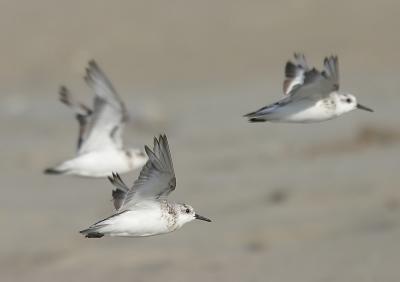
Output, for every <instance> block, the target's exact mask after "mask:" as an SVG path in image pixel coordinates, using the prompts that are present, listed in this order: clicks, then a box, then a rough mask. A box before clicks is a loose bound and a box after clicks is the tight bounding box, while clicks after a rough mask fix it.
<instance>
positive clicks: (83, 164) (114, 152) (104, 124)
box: [45, 61, 147, 177]
mask: <svg viewBox="0 0 400 282" xmlns="http://www.w3.org/2000/svg"><path fill="white" fill-rule="evenodd" d="M85 81H86V83H87V84H88V85H89V87H90V88H92V90H94V93H95V97H94V106H93V110H91V109H90V108H89V107H87V106H85V105H83V104H81V103H79V102H77V101H75V100H74V99H73V97H72V95H71V93H70V92H69V90H68V89H67V88H66V87H65V86H61V87H60V91H59V94H60V100H61V102H63V103H64V104H66V105H67V106H69V107H70V108H71V109H72V110H73V111H74V112H75V115H76V118H77V120H78V123H79V136H78V146H77V147H78V149H77V155H76V157H75V158H73V159H70V160H67V161H64V162H63V163H61V164H59V165H57V166H55V167H52V168H48V169H46V170H45V173H47V174H73V175H80V176H88V177H106V176H108V175H110V173H111V172H112V171H116V172H119V173H125V172H128V171H131V170H133V169H136V168H138V167H141V166H142V165H144V164H145V163H146V161H147V157H146V155H145V154H144V152H142V151H141V150H138V149H125V148H123V142H122V134H123V130H124V124H125V122H126V121H127V119H128V115H127V112H126V108H125V105H124V103H123V102H122V100H121V98H120V97H119V96H118V94H117V92H116V91H115V89H114V87H113V85H112V84H111V82H110V80H109V79H108V78H107V76H106V75H105V74H104V72H103V71H102V70H101V69H100V68H99V66H98V65H97V63H96V62H95V61H90V62H89V66H88V68H87V69H86V76H85Z"/></svg>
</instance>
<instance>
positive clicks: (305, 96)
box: [245, 53, 373, 123]
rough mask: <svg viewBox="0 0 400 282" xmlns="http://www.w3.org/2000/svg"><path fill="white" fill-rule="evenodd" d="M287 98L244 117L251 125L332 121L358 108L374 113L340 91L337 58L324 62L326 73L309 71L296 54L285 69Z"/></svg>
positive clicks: (310, 69) (314, 69)
mask: <svg viewBox="0 0 400 282" xmlns="http://www.w3.org/2000/svg"><path fill="white" fill-rule="evenodd" d="M283 92H284V97H283V98H282V99H281V100H279V101H278V102H276V103H273V104H271V105H268V106H265V107H263V108H261V109H259V110H257V111H254V112H251V113H248V114H246V115H245V117H247V118H248V119H249V121H250V122H265V121H270V122H291V123H311V122H320V121H325V120H330V119H333V118H336V117H338V116H341V115H343V114H345V113H348V112H350V111H352V110H355V109H360V110H365V111H369V112H373V110H372V109H370V108H368V107H366V106H363V105H361V104H360V103H358V102H357V99H356V97H355V96H354V95H352V94H350V93H347V92H343V91H339V62H338V57H337V56H330V57H326V58H325V59H324V70H323V71H318V70H317V69H316V68H310V67H309V66H308V64H307V61H306V58H305V56H304V55H303V54H299V53H295V54H294V60H293V61H288V62H287V63H286V67H285V80H284V82H283Z"/></svg>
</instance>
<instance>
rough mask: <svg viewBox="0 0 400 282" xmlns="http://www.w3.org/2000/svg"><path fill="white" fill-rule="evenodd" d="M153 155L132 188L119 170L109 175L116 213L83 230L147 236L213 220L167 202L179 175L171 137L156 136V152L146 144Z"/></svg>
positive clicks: (97, 235) (93, 233)
mask: <svg viewBox="0 0 400 282" xmlns="http://www.w3.org/2000/svg"><path fill="white" fill-rule="evenodd" d="M145 150H146V154H147V156H148V158H149V160H148V161H147V163H146V165H145V166H144V167H143V168H142V171H141V172H140V175H139V178H138V179H137V180H136V181H135V183H134V184H133V187H132V188H130V189H129V188H128V187H127V186H126V185H125V183H124V182H123V181H122V179H121V178H120V177H119V175H118V174H117V173H113V176H112V177H109V180H110V181H111V183H112V184H113V185H114V186H115V187H116V188H117V189H116V190H114V191H113V193H112V195H113V199H114V206H115V209H116V213H115V214H114V215H112V216H110V217H107V218H106V219H103V220H101V221H99V222H97V223H95V224H93V225H92V226H90V227H89V228H88V229H85V230H82V231H80V233H82V234H83V235H85V236H86V237H88V238H100V237H103V236H104V235H106V236H123V237H143V236H152V235H158V234H164V233H169V232H172V231H175V230H177V229H179V228H181V227H182V226H183V225H184V224H185V223H188V222H190V221H192V220H194V219H200V220H204V221H208V222H210V221H211V220H210V219H208V218H205V217H203V216H201V215H198V214H196V213H195V212H194V210H193V208H192V207H191V206H189V205H187V204H178V203H172V202H167V197H168V195H169V194H170V193H171V192H172V191H174V190H175V185H176V178H175V173H174V168H173V165H172V159H171V153H170V151H169V146H168V141H167V137H166V136H165V135H160V137H159V139H157V138H154V147H153V151H152V150H151V149H150V148H149V147H147V146H145Z"/></svg>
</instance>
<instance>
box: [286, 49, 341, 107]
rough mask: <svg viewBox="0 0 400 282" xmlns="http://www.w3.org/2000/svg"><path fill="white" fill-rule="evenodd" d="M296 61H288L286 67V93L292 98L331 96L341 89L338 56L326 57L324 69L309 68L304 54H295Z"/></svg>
mask: <svg viewBox="0 0 400 282" xmlns="http://www.w3.org/2000/svg"><path fill="white" fill-rule="evenodd" d="M294 57H295V60H294V62H291V61H289V62H287V63H286V68H285V77H286V78H285V80H284V84H283V85H284V93H285V94H287V95H289V96H290V97H291V99H292V100H296V99H304V98H311V99H312V98H314V99H321V98H325V97H327V96H329V94H330V93H331V92H332V91H336V90H338V89H339V69H338V58H337V56H330V57H326V58H325V59H324V71H322V72H320V71H318V70H317V69H316V68H312V69H311V68H309V67H308V65H307V62H306V59H305V56H304V55H302V54H295V55H294Z"/></svg>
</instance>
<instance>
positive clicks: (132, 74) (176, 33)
mask: <svg viewBox="0 0 400 282" xmlns="http://www.w3.org/2000/svg"><path fill="white" fill-rule="evenodd" d="M399 12H400V3H399V2H398V1H379V2H378V1H361V0H359V1H306V0H302V1H284V2H276V1H227V0H225V1H161V0H158V1H141V2H139V1H84V3H82V2H81V1H49V0H46V1H31V2H27V1H24V2H22V1H1V5H0V36H1V48H0V50H1V54H2V56H1V60H0V85H1V88H0V93H1V94H0V132H1V138H0V146H1V148H2V150H1V158H0V179H1V182H2V184H1V195H2V196H1V197H0V223H1V232H0V234H1V235H0V280H1V281H29V282H35V281H41V282H44V281H97V282H102V281H113V282H118V281H135V282H140V281H174V282H179V281H192V282H197V281H202V282H203V281H220V282H222V281H270V282H272V281H283V282H286V281H287V282H289V281H296V282H319V281H321V282H357V281H360V282H398V281H400V268H399V260H400V190H399V188H400V187H399V183H400V175H399V167H400V127H399V121H400V119H399V109H398V108H399V102H400V98H399V97H400V80H399V78H400V74H399V63H400V55H399V50H400V36H399V32H398V29H399V26H400V19H399V16H398V15H399ZM294 51H303V52H305V53H306V55H307V56H308V60H309V63H310V64H315V65H317V66H321V63H322V59H323V56H325V55H329V54H338V55H339V59H340V75H341V89H342V90H344V91H346V90H347V91H349V92H351V93H354V94H355V95H356V96H357V97H358V98H359V101H360V102H361V103H363V104H365V105H367V106H370V107H372V108H374V109H375V113H367V112H362V111H354V112H352V113H349V114H347V115H345V116H343V117H341V118H338V119H336V120H332V121H329V122H325V123H320V124H308V125H285V124H249V123H247V121H246V119H244V118H243V117H242V115H243V114H245V113H247V112H249V111H252V110H255V109H257V108H258V107H261V106H263V105H265V104H267V103H270V102H273V101H274V100H276V99H278V98H279V97H280V96H281V95H282V91H281V84H282V79H283V66H284V63H285V62H286V60H287V59H289V58H290V56H291V55H292V53H293V52H294ZM91 58H94V59H96V60H97V61H98V62H99V64H100V66H101V67H102V68H103V69H104V70H105V72H106V73H107V74H108V75H109V76H110V78H111V79H112V81H113V82H114V84H115V86H116V88H117V89H118V90H119V92H120V95H121V96H122V98H123V99H124V100H125V101H126V104H127V107H128V108H129V111H130V113H131V116H132V122H131V123H130V124H129V125H128V126H127V128H126V134H125V138H124V139H125V143H126V144H127V145H130V146H136V147H142V146H143V145H144V144H151V142H152V138H153V136H154V135H156V134H158V133H164V132H165V133H166V134H167V135H168V137H169V142H170V146H171V151H172V156H173V160H174V165H175V172H176V175H177V189H176V191H175V192H174V193H173V194H172V195H171V196H172V197H171V198H172V199H173V200H176V201H180V202H182V201H184V202H187V203H190V204H191V205H192V206H193V207H194V208H195V209H196V210H197V211H198V212H199V213H200V214H202V215H204V216H207V217H210V218H211V219H213V222H212V223H205V222H201V221H196V222H192V223H190V224H188V225H186V226H184V228H183V229H181V230H179V231H177V232H174V233H172V234H168V235H163V236H158V237H150V238H138V239H136V238H133V239H132V238H103V239H98V240H94V239H91V240H89V239H85V238H83V237H82V236H81V235H80V234H79V233H78V231H79V230H80V229H83V228H85V227H87V226H88V225H90V224H91V223H93V222H95V221H97V220H99V219H101V218H103V217H106V216H108V215H110V214H111V213H112V203H111V202H110V199H111V188H112V187H111V184H110V183H109V182H108V180H105V179H97V180H92V179H83V178H75V177H67V176H47V175H44V174H42V171H43V169H44V168H46V167H47V166H50V165H53V164H55V163H57V162H58V161H61V160H63V159H65V158H67V157H70V156H72V155H73V154H74V145H75V139H76V134H77V125H76V122H75V120H74V119H73V117H72V115H71V113H70V112H69V110H68V109H66V108H65V107H64V106H63V105H62V104H61V103H59V102H58V97H57V89H58V86H59V85H60V84H66V85H68V86H69V87H70V88H71V90H72V91H73V92H74V93H76V95H77V96H78V97H79V98H81V99H82V100H84V101H87V102H89V101H90V99H91V96H90V91H89V90H88V89H87V88H86V86H85V84H84V82H83V80H82V75H83V72H84V67H85V65H86V63H87V60H88V59H91ZM137 174H138V172H137V171H136V172H134V173H129V174H127V175H123V176H122V177H123V178H124V179H125V180H126V181H127V182H128V183H131V182H133V180H134V179H135V178H136V176H137Z"/></svg>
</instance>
